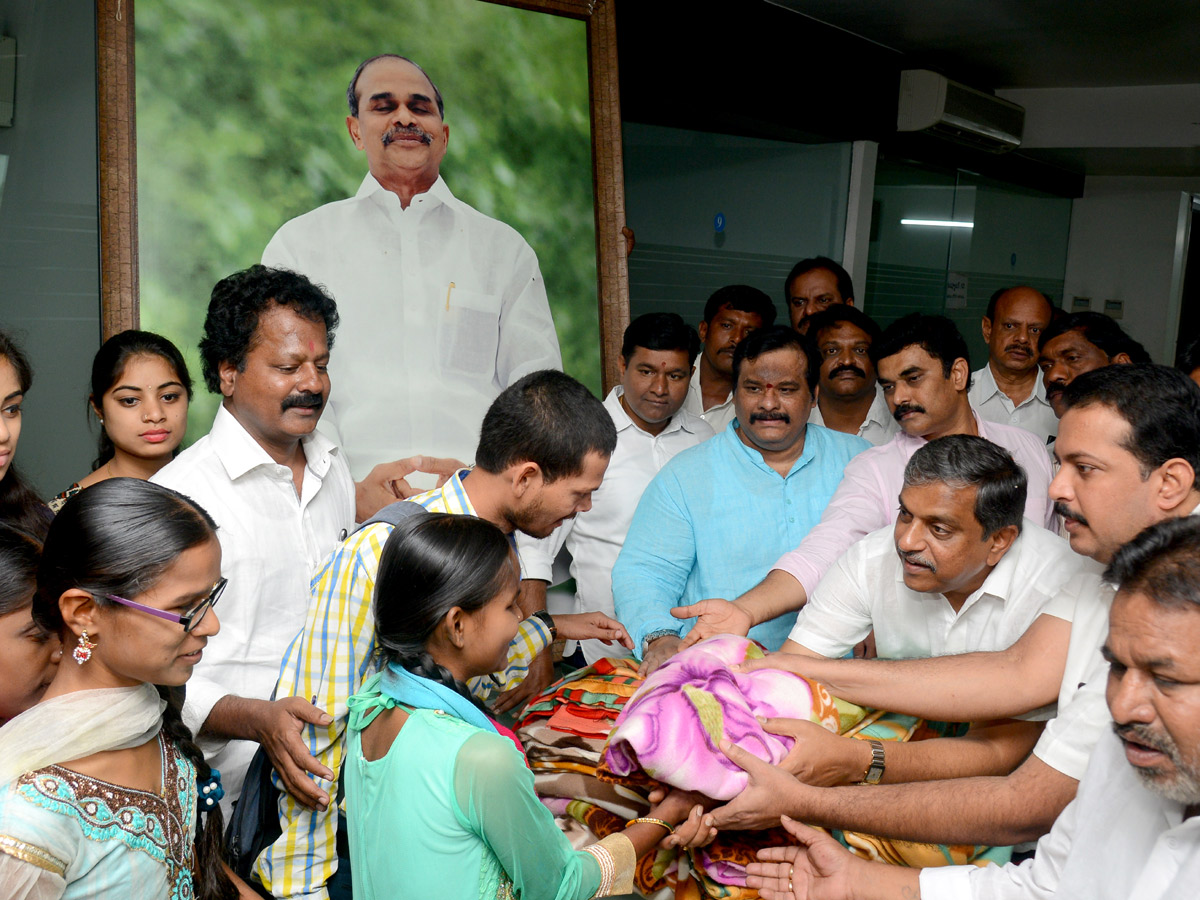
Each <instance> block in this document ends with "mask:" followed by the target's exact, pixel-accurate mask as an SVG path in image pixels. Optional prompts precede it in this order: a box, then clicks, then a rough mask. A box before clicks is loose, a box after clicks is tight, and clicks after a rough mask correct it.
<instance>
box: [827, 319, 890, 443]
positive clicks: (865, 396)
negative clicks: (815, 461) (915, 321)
mask: <svg viewBox="0 0 1200 900" xmlns="http://www.w3.org/2000/svg"><path fill="white" fill-rule="evenodd" d="M804 322H805V328H806V332H807V334H808V335H809V336H810V337H812V339H813V341H814V342H815V343H816V345H817V353H818V355H819V358H820V360H821V375H820V381H819V383H818V385H817V402H816V405H815V406H813V408H812V412H811V413H809V415H808V421H809V423H810V424H812V425H824V426H825V427H826V428H832V429H833V430H834V431H842V432H845V433H846V434H857V435H858V436H859V437H860V438H863V439H864V440H867V441H870V442H871V443H872V444H873V445H874V446H876V447H878V446H879V445H880V444H886V443H887V442H888V441H890V440H891V439H892V438H893V437H894V436H895V435H896V433H897V432H898V431H900V425H899V424H898V423H897V422H896V420H895V418H894V417H893V416H892V411H891V410H890V409H888V405H887V400H886V399H884V396H883V391H881V390H880V389H879V382H878V379H876V377H875V363H873V362H872V361H871V344H872V343H874V342H875V341H877V340H878V339H879V337H880V331H879V326H878V325H876V324H875V321H874V320H873V319H872V318H871V317H870V316H868V315H867V314H866V313H864V312H862V311H861V310H858V309H855V308H854V307H853V306H850V305H848V304H837V305H834V306H830V307H829V308H828V309H826V310H825V311H824V312H819V313H817V314H816V315H813V316H809V317H807V318H806V319H805V320H804Z"/></svg>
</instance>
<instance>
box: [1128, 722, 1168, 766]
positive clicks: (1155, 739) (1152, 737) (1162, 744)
mask: <svg viewBox="0 0 1200 900" xmlns="http://www.w3.org/2000/svg"><path fill="white" fill-rule="evenodd" d="M1113 731H1114V732H1115V733H1116V735H1117V737H1119V738H1122V739H1123V740H1127V741H1132V742H1133V743H1135V744H1141V745H1143V746H1145V747H1149V748H1150V749H1151V750H1157V751H1158V752H1159V753H1164V754H1166V755H1167V757H1168V758H1170V760H1171V761H1172V762H1176V763H1177V762H1178V756H1177V749H1178V748H1176V746H1175V742H1174V741H1172V740H1171V739H1170V738H1169V737H1166V736H1165V735H1161V734H1157V733H1155V732H1154V731H1151V730H1150V726H1149V725H1146V724H1144V723H1142V722H1126V723H1125V724H1124V725H1118V724H1117V723H1116V722H1113Z"/></svg>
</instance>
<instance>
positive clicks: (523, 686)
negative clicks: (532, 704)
mask: <svg viewBox="0 0 1200 900" xmlns="http://www.w3.org/2000/svg"><path fill="white" fill-rule="evenodd" d="M555 621H557V620H555ZM552 684H554V651H553V650H552V649H551V648H550V647H546V648H544V649H543V650H542V652H541V653H539V654H538V655H537V656H535V657H534V658H533V661H532V662H531V663H530V664H529V671H528V672H527V673H526V674H525V678H524V679H523V680H522V681H521V683H520V684H518V685H517V686H516V687H513V688H509V689H508V690H507V691H505V692H504V693H503V694H501V695H500V696H499V697H497V698H496V700H495V702H493V703H492V712H494V713H495V714H496V715H498V716H501V715H504V714H505V713H506V712H508V711H509V710H513V709H520V708H521V707H522V706H524V705H525V704H526V703H528V702H529V701H530V700H532V699H533V698H534V697H536V696H537V695H538V694H540V693H541V692H542V691H544V690H545V689H546V688H548V687H550V685H552Z"/></svg>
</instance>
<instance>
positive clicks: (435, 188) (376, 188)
mask: <svg viewBox="0 0 1200 900" xmlns="http://www.w3.org/2000/svg"><path fill="white" fill-rule="evenodd" d="M354 196H355V197H356V198H362V197H369V198H371V199H372V200H374V201H375V202H377V203H399V202H400V198H399V197H397V196H396V195H395V194H393V193H392V192H391V191H389V190H388V189H387V188H385V187H384V186H383V185H382V184H380V183H379V182H378V181H376V180H375V176H374V175H372V174H371V173H370V172H368V173H367V177H366V178H364V179H363V180H362V184H360V185H359V186H358V191H357V192H356V193H355V194H354ZM389 197H390V198H391V199H390V200H389V199H388V198H389ZM441 203H444V204H446V206H450V207H453V206H454V205H455V204H457V203H458V198H457V197H455V196H454V194H452V193H451V192H450V186H449V185H447V184H446V182H445V180H444V179H443V178H442V176H441V175H439V176H438V177H437V181H435V182H434V183H433V184H432V185H430V187H429V190H427V191H425V192H424V193H421V194H417V195H416V196H415V197H413V199H412V203H410V204H409V205H408V208H409V209H413V208H414V207H417V208H422V207H423V208H425V209H426V210H428V209H431V208H433V207H434V206H437V205H438V204H441Z"/></svg>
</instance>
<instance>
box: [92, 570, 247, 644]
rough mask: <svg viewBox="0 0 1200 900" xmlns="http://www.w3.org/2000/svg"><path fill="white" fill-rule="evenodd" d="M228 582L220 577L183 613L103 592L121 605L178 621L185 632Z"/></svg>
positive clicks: (170, 620) (192, 627) (198, 622)
mask: <svg viewBox="0 0 1200 900" xmlns="http://www.w3.org/2000/svg"><path fill="white" fill-rule="evenodd" d="M228 583H229V579H228V578H221V579H219V580H218V581H217V583H216V584H214V585H213V586H212V590H211V591H209V592H208V596H207V597H205V598H204V599H203V600H201V601H200V602H199V603H197V604H196V605H195V606H193V607H192V608H191V609H189V610H188V611H187V612H185V613H184V614H183V615H179V614H178V613H173V612H167V611H166V610H165V609H155V608H154V607H153V606H146V605H145V604H142V603H134V602H133V601H132V600H126V599H125V598H124V597H118V596H117V595H116V594H105V595H104V596H105V597H106V598H107V599H109V600H112V601H114V602H116V603H120V604H121V605H122V606H128V607H130V608H131V609H138V610H141V611H142V612H144V613H150V615H152V616H158V618H160V619H166V620H167V621H168V622H178V623H179V624H180V625H182V626H183V630H184V631H185V632H190V631H192V629H194V628H195V627H196V626H197V625H199V624H200V620H201V619H203V618H204V614H205V613H206V612H208V611H209V610H210V609H212V607H214V606H216V604H217V600H218V599H220V597H221V592H222V591H223V590H225V585H227V584H228Z"/></svg>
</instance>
